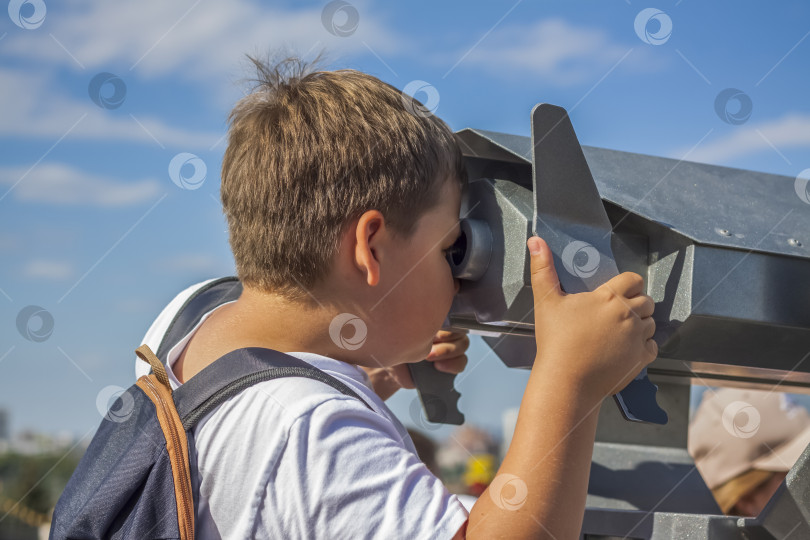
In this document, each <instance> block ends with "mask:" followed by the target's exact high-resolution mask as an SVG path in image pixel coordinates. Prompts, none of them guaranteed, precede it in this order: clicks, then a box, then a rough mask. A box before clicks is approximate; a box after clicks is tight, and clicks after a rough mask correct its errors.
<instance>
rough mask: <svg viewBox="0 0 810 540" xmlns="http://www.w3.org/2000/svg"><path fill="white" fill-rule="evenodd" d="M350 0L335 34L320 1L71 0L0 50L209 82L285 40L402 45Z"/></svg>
mask: <svg viewBox="0 0 810 540" xmlns="http://www.w3.org/2000/svg"><path fill="white" fill-rule="evenodd" d="M354 4H355V6H356V7H357V11H358V13H359V16H360V19H359V24H358V26H357V30H356V32H355V33H354V34H352V35H351V36H348V37H336V36H333V35H332V34H330V33H329V32H327V31H326V29H325V28H324V26H323V24H322V23H321V10H322V8H323V6H322V5H316V6H313V7H311V8H308V9H300V8H296V9H294V10H289V11H285V10H283V9H281V8H277V7H269V6H267V5H266V4H264V3H260V2H254V1H250V0H231V1H229V2H201V1H193V0H185V1H177V2H166V1H165V0H129V1H119V2H105V1H101V0H97V1H87V0H85V1H76V2H71V3H70V5H69V7H68V6H66V7H63V8H61V9H54V10H53V11H50V10H49V12H48V19H47V21H46V24H47V31H45V32H42V31H37V32H34V31H29V32H16V33H14V34H13V35H9V36H8V37H7V38H6V40H5V42H4V46H3V49H4V50H5V53H4V54H5V55H8V56H10V57H12V58H16V59H31V60H37V61H40V62H41V61H45V62H48V63H52V64H60V65H69V66H71V67H73V68H75V69H80V68H79V65H78V63H77V62H79V63H81V64H82V65H84V66H85V67H86V68H87V69H88V70H90V71H92V70H98V69H100V68H107V67H109V66H111V65H114V64H118V65H125V66H126V69H130V68H132V69H131V72H132V73H133V74H136V75H138V76H144V77H147V78H153V77H159V76H169V77H171V78H176V77H185V78H190V79H195V80H204V81H205V83H206V84H209V85H212V86H216V85H219V84H221V83H222V78H223V76H227V75H228V74H229V73H235V68H238V65H237V63H238V62H239V61H240V60H241V59H242V58H244V54H245V53H246V52H253V51H259V52H261V51H267V50H269V49H270V48H271V47H273V48H278V47H279V46H285V45H286V46H290V47H291V48H294V50H295V51H300V52H301V53H302V54H303V53H306V52H307V51H308V50H311V49H313V48H314V49H316V50H317V49H319V48H321V46H325V47H328V49H329V50H330V51H334V52H336V53H353V52H358V51H360V52H363V53H367V52H368V50H367V48H366V45H365V44H368V46H370V47H372V48H373V49H374V50H375V51H376V52H377V53H378V54H396V53H397V51H401V50H404V49H403V45H404V43H403V40H402V38H401V37H400V36H399V35H398V33H397V32H396V31H394V30H393V29H392V28H387V27H386V25H385V24H383V23H382V22H381V21H380V20H379V19H378V18H376V17H375V15H374V13H373V12H372V11H371V10H370V9H368V8H367V7H366V6H364V5H363V4H362V3H359V2H355V3H354ZM42 28H43V30H44V29H45V28H46V26H45V25H43V27H42ZM48 34H53V36H54V37H55V38H56V39H58V41H59V43H61V44H62V45H63V46H64V48H65V49H67V51H69V52H70V54H72V55H73V56H74V57H75V59H76V61H74V60H72V59H71V58H70V56H69V55H68V53H67V52H66V51H65V50H63V49H62V48H61V47H60V46H59V45H58V44H57V43H56V42H55V41H54V40H53V39H52V38H51V37H49V35H48ZM121 75H123V74H121ZM237 75H238V73H237Z"/></svg>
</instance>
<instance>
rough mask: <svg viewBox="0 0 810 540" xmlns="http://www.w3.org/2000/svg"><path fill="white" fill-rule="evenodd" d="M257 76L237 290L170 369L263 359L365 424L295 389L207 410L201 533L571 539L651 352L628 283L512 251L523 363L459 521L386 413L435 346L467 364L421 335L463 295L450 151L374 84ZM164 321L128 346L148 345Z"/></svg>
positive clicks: (236, 227)
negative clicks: (268, 353)
mask: <svg viewBox="0 0 810 540" xmlns="http://www.w3.org/2000/svg"><path fill="white" fill-rule="evenodd" d="M253 61H254V63H255V64H256V67H257V69H258V75H259V76H258V80H257V82H258V84H257V86H256V88H255V89H254V91H253V92H252V93H250V94H248V95H247V96H246V97H245V98H244V99H242V100H241V101H240V102H239V103H237V105H236V107H235V108H234V110H233V111H232V113H231V116H230V132H229V142H228V148H227V150H226V152H225V157H224V160H223V165H222V188H221V196H222V204H223V211H224V213H225V216H226V218H227V221H228V228H229V240H230V245H231V248H232V251H233V254H234V259H235V262H236V268H237V273H238V276H239V278H240V280H241V282H242V284H243V287H244V291H243V293H242V295H241V296H240V297H239V298H238V299H237V300H236V301H234V302H231V303H228V304H224V305H222V306H220V307H219V308H217V309H215V310H213V311H212V312H210V313H209V314H208V315H206V317H205V318H204V319H203V320H202V321H201V322H200V324H199V325H198V326H197V327H196V328H195V329H194V330H193V331H192V332H191V333H190V334H189V335H188V336H186V338H184V339H183V340H182V341H181V342H180V343H178V344H177V346H175V347H174V349H172V350H171V351H170V352H169V356H168V359H169V361H168V363H169V366H170V368H171V369H169V370H168V372H169V374H170V377H172V379H173V380H172V385H173V386H174V387H176V386H178V385H179V384H182V383H183V382H184V381H187V380H188V379H190V378H191V377H193V376H194V375H195V374H196V373H198V372H199V371H200V370H202V369H203V368H204V367H205V366H207V365H209V364H210V363H212V362H213V361H215V360H216V359H217V358H219V357H221V356H223V355H224V354H226V353H228V352H229V351H232V350H235V349H238V348H243V347H266V348H271V349H275V350H278V351H282V352H286V353H289V354H292V355H293V356H296V357H298V358H301V359H303V360H305V361H307V362H309V363H310V364H312V365H314V366H315V367H318V368H320V369H322V370H324V371H327V372H328V373H329V374H330V375H333V376H335V377H336V378H339V380H341V381H342V382H344V383H345V384H347V385H349V386H350V388H352V389H353V390H354V391H355V392H357V393H358V394H359V395H360V397H362V398H363V401H365V402H366V403H367V404H368V405H369V406H370V408H371V410H369V408H368V407H366V405H365V404H364V403H361V402H359V401H358V400H356V399H354V398H352V397H348V396H345V395H343V394H341V393H339V392H337V391H335V390H334V389H332V388H331V387H330V386H327V385H325V384H322V383H320V382H317V381H313V380H310V379H304V378H286V379H278V380H271V381H266V382H263V383H259V384H257V385H255V386H253V387H250V388H248V389H247V390H245V391H243V392H242V393H240V394H238V395H237V396H235V397H234V398H231V399H230V400H228V401H227V402H225V403H224V404H223V405H221V406H220V407H219V408H218V409H216V410H214V411H213V412H212V413H211V414H210V415H209V416H208V417H207V418H206V419H204V420H203V421H201V422H200V424H198V426H197V428H196V429H195V432H194V438H195V447H196V451H197V457H196V466H197V467H198V470H199V475H198V477H199V478H200V479H201V480H200V481H201V485H200V495H199V501H198V508H197V534H198V536H199V538H219V537H227V538H247V537H256V538H281V537H283V538H357V537H375V538H453V537H455V538H465V537H469V538H492V537H495V536H501V535H503V536H507V537H511V538H519V537H521V538H522V537H527V538H528V537H533V538H536V537H538V536H540V535H544V534H547V535H549V536H550V537H551V536H553V537H556V538H574V537H577V536H578V534H579V529H580V525H581V520H582V515H583V511H584V502H585V494H586V488H587V480H588V470H589V463H590V459H591V453H592V449H593V441H594V434H595V426H596V418H597V415H598V411H599V407H600V404H601V401H602V399H603V398H604V397H605V396H608V395H610V394H612V393H615V392H616V391H618V390H620V389H621V388H622V387H623V386H624V385H626V384H627V383H628V382H629V381H630V380H632V379H633V377H634V376H635V375H636V374H637V373H638V372H639V371H640V370H641V369H642V368H643V367H644V366H646V365H647V364H648V363H649V362H651V361H652V359H653V358H654V357H655V355H656V353H657V349H656V346H655V342H654V341H652V339H651V338H652V335H653V332H654V329H655V325H654V323H653V322H652V318H651V315H652V311H653V303H652V299H651V298H649V297H648V296H646V295H643V294H642V290H643V282H642V280H641V278H640V277H639V276H638V275H636V274H629V273H626V274H622V275H620V276H617V277H616V278H614V279H612V280H611V281H610V282H608V283H607V284H605V285H604V286H603V287H601V288H600V289H598V290H597V291H594V292H592V293H585V294H577V295H565V294H564V293H562V292H561V291H560V288H559V281H558V280H557V277H556V273H555V270H554V268H553V264H552V263H551V262H550V261H551V257H550V251H549V248H548V247H547V246H546V244H545V243H544V242H543V241H542V240H540V239H537V238H533V239H531V240H530V241H529V244H528V247H529V249H530V251H531V252H532V287H533V290H534V295H535V313H534V316H535V328H536V334H537V337H538V340H537V341H538V349H537V359H536V361H535V364H534V366H535V367H534V369H533V370H532V373H531V376H530V379H529V383H528V385H527V388H526V393H525V395H524V398H523V402H522V405H521V409H520V415H519V418H518V422H517V427H516V430H515V434H514V438H513V441H512V445H511V447H510V449H509V451H508V452H507V454H506V457H505V459H504V462H503V465H502V466H501V468H500V470H499V471H498V475H499V476H500V479H499V477H498V476H496V478H495V481H494V482H493V484H492V485H491V486H490V488H489V489H488V493H487V492H485V493H484V494H483V495H482V497H481V498H480V499H479V500H478V502H476V504H475V506H474V507H473V510H472V512H471V513H470V514H469V515H468V513H467V511H466V510H465V509H464V507H463V506H462V505H461V503H460V502H459V501H458V499H457V497H455V496H454V495H452V494H450V493H449V492H448V491H447V490H446V489H445V488H444V486H443V485H442V483H441V481H440V480H438V479H437V478H436V477H435V476H434V475H433V474H432V473H431V472H430V471H429V470H428V469H427V467H426V466H425V465H424V464H423V463H422V462H420V461H419V459H418V457H417V455H416V452H415V449H414V448H413V444H412V442H411V440H410V437H409V436H408V435H407V432H406V430H405V429H404V427H403V426H402V425H401V424H400V423H399V421H398V420H397V419H396V417H395V416H394V415H393V414H392V413H391V411H390V410H389V409H388V408H387V407H386V406H385V404H384V403H383V399H384V398H386V397H388V396H389V395H390V394H391V393H393V392H394V391H395V390H396V388H398V387H399V386H405V387H412V386H413V385H412V381H411V380H410V377H409V376H408V370H407V364H408V363H412V362H418V361H421V360H423V359H425V358H426V357H428V354H429V353H431V351H433V353H434V354H433V355H431V357H430V358H429V359H432V360H436V363H437V367H438V368H439V369H443V370H445V371H449V372H458V371H460V370H461V369H463V367H464V364H465V363H466V357H465V356H464V355H463V353H464V350H465V349H466V347H467V344H468V341H467V339H466V337H464V335H463V334H455V333H447V332H439V333H438V334H437V331H438V330H439V328H440V327H441V325H442V322H443V321H444V319H445V317H446V315H447V313H448V311H449V309H450V305H451V302H452V300H453V296H454V294H455V293H456V291H457V290H458V282H457V281H456V280H454V279H453V276H452V274H451V270H450V267H449V265H448V263H447V260H446V256H445V252H446V251H447V250H448V249H449V248H450V247H451V246H452V244H453V242H454V240H455V239H456V237H457V236H458V234H459V225H458V218H459V212H460V203H461V193H462V186H463V184H464V183H465V182H466V174H465V172H464V167H463V163H462V158H461V153H460V151H459V149H458V147H457V145H456V142H455V138H454V135H453V133H452V132H451V131H450V130H449V129H448V127H447V126H446V125H445V124H444V123H443V122H442V121H441V120H439V119H438V118H436V117H434V116H431V115H428V114H420V113H421V112H423V111H422V109H419V108H418V105H417V106H416V107H415V106H414V105H415V104H414V103H413V102H411V101H410V98H408V97H407V96H405V97H403V96H402V94H401V93H400V92H399V91H397V90H396V89H395V88H393V87H392V86H390V85H388V84H385V83H383V82H381V81H380V80H378V79H376V78H374V77H371V76H369V75H366V74H363V73H359V72H356V71H350V70H344V71H336V72H323V71H321V72H310V71H308V70H307V68H306V66H304V65H303V64H302V63H301V62H300V61H298V60H295V59H288V60H285V61H283V62H281V63H279V64H277V65H275V66H269V65H266V64H263V63H261V62H259V61H257V60H253ZM185 294H186V296H187V294H188V292H186V293H185ZM182 296H183V293H181V296H179V297H178V299H176V300H175V305H176V304H177V303H182ZM171 307H172V306H170V308H171ZM175 307H176V306H175ZM167 311H170V310H169V308H167ZM163 319H165V317H159V319H158V321H156V323H155V324H154V325H153V327H152V328H151V329H150V332H149V333H147V336H146V338H145V340H144V342H145V343H147V344H149V345H150V346H152V347H153V348H156V347H157V344H158V343H159V341H160V338H161V337H162V336H161V334H162V331H163V329H162V327H161V324H164V326H165V320H164V321H163V323H161V320H163ZM346 321H351V325H352V326H354V333H352V331H351V330H349V331H347V332H346V334H347V335H350V336H352V335H353V337H351V338H350V339H351V341H350V342H346V341H344V339H343V338H342V335H343V334H341V333H340V331H341V329H342V328H341V326H342V325H345V324H348V323H347V322H346ZM336 328H337V331H336ZM139 369H141V370H144V369H148V368H146V367H145V364H144V365H143V367H139ZM375 391H377V393H375ZM499 486H500V487H499Z"/></svg>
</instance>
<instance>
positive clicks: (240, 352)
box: [173, 347, 374, 431]
mask: <svg viewBox="0 0 810 540" xmlns="http://www.w3.org/2000/svg"><path fill="white" fill-rule="evenodd" d="M280 377H306V378H308V379H314V380H316V381H321V382H322V383H325V384H328V385H329V386H331V387H332V388H334V389H336V390H338V391H339V392H341V393H343V394H345V395H347V396H351V397H354V398H356V399H358V400H360V402H361V403H363V404H364V405H365V406H366V407H368V408H369V409H370V410H372V411H373V410H374V409H372V407H371V406H370V405H369V404H368V403H367V402H366V401H365V400H364V399H363V398H362V397H360V396H359V395H358V394H357V393H356V392H355V391H354V390H352V389H351V388H349V387H348V386H347V385H346V384H344V383H343V382H341V381H339V380H338V379H336V378H335V377H332V376H331V375H329V374H328V373H325V372H324V371H322V370H320V369H318V368H316V367H314V366H311V365H309V364H307V363H306V362H304V361H303V360H299V359H298V358H295V357H294V356H290V355H288V354H284V353H282V352H279V351H275V350H272V349H265V348H262V347H248V348H244V349H236V350H234V351H231V352H229V353H228V354H226V355H224V356H222V357H221V358H219V359H218V360H216V361H215V362H214V363H212V364H211V365H209V366H207V367H206V368H205V369H203V370H202V371H200V372H199V373H197V374H196V375H195V376H194V377H192V378H191V379H189V380H188V382H186V383H185V384H183V385H182V386H181V387H179V388H178V389H177V390H175V391H174V395H173V397H174V402H175V405H176V406H177V412H178V414H179V415H180V419H181V420H182V422H183V427H184V428H185V429H186V430H187V431H188V430H191V429H193V428H194V426H195V425H196V424H197V422H198V421H199V420H200V419H201V418H203V417H204V416H205V415H207V414H208V413H209V412H211V411H212V410H214V409H215V408H216V407H217V406H219V405H220V404H222V403H223V402H224V401H226V400H227V399H229V398H231V397H233V396H235V395H237V394H239V393H240V392H242V391H243V390H245V389H246V388H248V387H250V386H253V385H254V384H257V383H260V382H263V381H269V380H271V379H278V378H280Z"/></svg>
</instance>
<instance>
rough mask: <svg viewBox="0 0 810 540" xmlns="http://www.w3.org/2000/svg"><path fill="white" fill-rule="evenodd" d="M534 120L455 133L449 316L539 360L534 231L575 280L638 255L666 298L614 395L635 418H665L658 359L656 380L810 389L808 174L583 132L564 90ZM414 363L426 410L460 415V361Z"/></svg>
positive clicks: (453, 323)
mask: <svg viewBox="0 0 810 540" xmlns="http://www.w3.org/2000/svg"><path fill="white" fill-rule="evenodd" d="M531 124H532V125H531V128H532V130H531V138H529V137H521V136H516V135H507V134H502V133H493V132H487V131H481V130H473V129H464V130H461V131H459V132H458V133H457V134H456V135H457V138H458V140H459V142H460V144H461V148H462V152H463V154H464V159H465V164H466V167H467V171H468V173H469V184H468V186H467V189H466V192H465V195H464V197H463V200H462V208H461V215H460V218H461V229H462V234H461V236H460V238H459V239H458V241H457V243H456V245H455V246H454V247H453V249H452V250H451V251H450V252H449V254H448V262H449V263H450V265H451V267H452V269H453V273H454V275H455V276H456V277H457V278H459V279H460V280H461V288H460V290H459V293H458V295H457V296H456V299H455V300H454V303H453V306H452V308H451V310H450V313H449V314H448V320H447V321H446V325H448V326H449V327H451V328H457V329H468V330H470V331H471V332H473V333H479V334H482V335H483V339H484V341H485V342H486V343H487V344H488V345H489V346H490V347H491V348H492V349H493V350H494V351H495V353H496V354H497V355H498V357H500V359H501V360H502V361H503V362H504V363H505V364H506V365H507V366H509V367H515V368H524V369H528V368H531V366H532V363H533V362H534V358H535V354H536V344H535V338H534V329H533V322H534V318H533V296H532V290H531V274H530V258H529V253H528V250H527V248H526V240H527V239H528V238H529V237H530V236H531V235H532V234H536V235H538V236H540V237H541V238H543V239H544V240H545V241H546V242H547V243H548V245H549V246H550V248H551V251H552V253H553V255H554V264H555V267H556V269H557V274H558V276H559V278H560V284H561V286H562V289H563V290H564V291H566V292H568V293H578V292H583V291H589V290H593V289H595V288H597V287H598V286H600V285H601V284H602V283H604V282H606V281H608V280H609V279H610V278H612V277H613V276H615V275H617V274H618V273H619V272H620V271H633V272H636V273H638V274H640V275H641V276H642V277H643V278H644V280H645V285H646V291H645V292H646V294H649V295H650V296H652V297H653V299H654V300H655V302H656V308H655V314H654V315H653V318H654V320H655V322H656V333H655V336H654V339H655V340H656V342H657V344H658V347H659V355H658V358H657V359H656V360H655V361H654V362H653V363H652V364H651V365H650V366H649V368H648V369H645V370H644V371H642V372H641V373H639V375H638V377H637V378H636V379H635V380H634V381H632V382H631V383H630V385H628V386H627V387H626V388H624V389H623V390H621V391H620V392H619V393H618V394H616V395H615V396H614V398H615V401H616V403H617V405H618V407H619V409H620V411H621V416H622V417H623V418H624V419H625V420H630V421H634V422H643V423H651V424H659V425H662V424H666V423H667V413H666V412H664V410H663V409H662V408H661V407H659V406H658V402H659V401H661V399H660V398H661V396H658V399H657V398H656V386H655V385H653V384H652V383H651V382H650V379H649V378H648V373H649V374H650V375H654V380H655V381H656V382H657V383H658V382H675V383H678V384H681V385H684V384H685V385H688V384H690V383H692V382H695V383H698V384H704V385H705V384H723V383H728V384H744V385H747V386H760V387H764V388H769V387H772V385H773V384H779V385H782V389H783V390H784V391H796V390H797V389H798V390H800V391H808V390H809V389H810V362H806V363H804V364H802V363H798V361H799V360H801V358H802V356H803V355H804V354H805V353H806V352H807V351H808V350H810V330H808V328H810V309H808V305H810V303H808V301H807V300H808V298H810V280H808V279H807V276H808V275H810V267H808V260H807V257H808V244H810V238H808V239H804V240H802V239H801V238H800V235H801V233H802V231H804V233H805V234H806V233H807V230H810V224H809V223H808V221H810V219H808V215H810V213H809V212H808V204H810V203H808V202H807V201H810V195H808V184H807V182H804V184H803V187H802V186H799V179H797V180H796V185H795V186H794V183H793V182H791V181H790V180H789V179H785V178H783V177H779V176H775V175H767V174H762V173H754V172H751V171H740V170H737V169H729V168H726V167H717V166H711V165H704V164H699V163H692V162H687V161H683V160H681V161H677V160H673V159H668V158H659V157H653V156H643V155H639V154H631V153H627V152H619V151H614V150H606V149H601V148H591V147H584V148H583V147H581V146H580V144H579V142H578V140H577V137H576V134H575V132H574V129H573V127H572V125H571V121H570V119H569V117H568V114H567V113H566V111H565V110H564V109H562V108H560V107H556V106H553V105H546V104H540V105H537V106H536V107H535V108H534V110H533V111H532V114H531ZM800 188H802V189H800ZM800 191H802V193H800ZM797 194H798V195H799V196H797ZM802 195H803V196H804V198H802ZM540 339H542V336H540ZM805 364H806V365H805ZM411 368H412V374H413V376H414V381H415V382H416V383H417V388H418V389H419V392H420V397H421V399H422V405H423V408H424V410H425V412H426V415H427V417H428V419H429V420H431V421H434V422H442V423H450V424H460V423H462V422H463V421H464V416H463V415H462V414H461V413H460V412H459V411H458V408H457V400H458V397H459V395H458V394H457V393H456V392H455V390H454V389H453V385H452V383H453V376H452V375H448V374H443V373H439V372H438V371H436V370H435V369H433V368H432V367H431V366H430V364H429V363H428V362H420V363H418V364H412V365H411ZM670 416H671V415H670Z"/></svg>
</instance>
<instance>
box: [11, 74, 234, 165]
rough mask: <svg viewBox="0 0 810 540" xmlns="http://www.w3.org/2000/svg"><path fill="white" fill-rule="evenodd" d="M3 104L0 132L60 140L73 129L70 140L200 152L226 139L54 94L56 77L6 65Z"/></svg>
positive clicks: (218, 135)
mask: <svg viewBox="0 0 810 540" xmlns="http://www.w3.org/2000/svg"><path fill="white" fill-rule="evenodd" d="M0 104H2V114H0V135H13V136H15V137H19V136H28V137H44V138H49V139H52V140H53V141H54V142H56V141H57V140H58V139H59V138H61V137H62V136H63V135H65V134H66V133H67V132H68V131H70V133H69V135H68V136H69V137H70V138H79V139H104V140H121V141H133V142H142V143H145V144H152V145H155V146H157V145H158V144H160V145H164V146H169V147H175V148H182V149H199V150H207V149H208V148H210V147H211V145H213V144H214V143H215V142H216V141H217V140H218V139H219V138H220V137H222V134H220V133H205V132H199V131H191V130H186V129H182V128H179V127H175V126H171V125H168V124H166V123H165V122H163V121H162V120H159V119H156V118H153V117H150V116H146V115H144V116H143V117H141V116H135V118H133V117H131V116H123V115H113V114H110V111H106V110H103V109H100V108H99V107H97V106H96V105H94V104H93V103H92V102H91V101H90V99H89V98H88V99H86V100H84V101H76V100H73V99H70V98H68V97H65V96H62V95H59V94H58V93H56V92H54V91H53V81H52V79H51V78H50V77H47V76H44V75H36V74H32V73H23V72H21V71H15V70H9V69H0ZM136 119H137V121H136ZM138 122H140V124H141V125H139V124H138ZM74 124H75V127H73V129H71V126H74ZM156 141H157V142H156Z"/></svg>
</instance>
